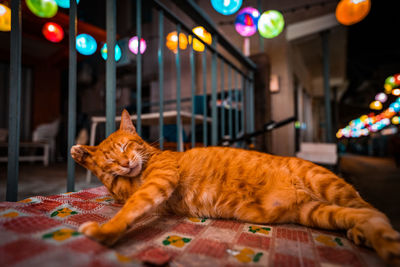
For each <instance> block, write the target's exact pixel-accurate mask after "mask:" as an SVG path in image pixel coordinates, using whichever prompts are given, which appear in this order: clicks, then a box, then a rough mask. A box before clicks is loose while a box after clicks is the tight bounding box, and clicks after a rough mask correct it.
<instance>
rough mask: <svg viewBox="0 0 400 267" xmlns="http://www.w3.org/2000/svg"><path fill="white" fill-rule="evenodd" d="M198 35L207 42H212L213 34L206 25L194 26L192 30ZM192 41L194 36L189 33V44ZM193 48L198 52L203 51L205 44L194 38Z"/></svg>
mask: <svg viewBox="0 0 400 267" xmlns="http://www.w3.org/2000/svg"><path fill="white" fill-rule="evenodd" d="M192 31H193V32H194V33H195V34H196V35H197V36H199V37H200V39H201V40H203V41H204V42H205V43H206V44H211V43H212V36H211V33H209V32H208V31H206V29H204V27H202V26H197V27H195V28H193V30H192ZM191 43H192V36H191V35H189V44H191ZM193 50H195V51H197V52H203V51H204V44H203V43H202V42H200V41H199V40H198V39H197V38H195V39H194V41H193Z"/></svg>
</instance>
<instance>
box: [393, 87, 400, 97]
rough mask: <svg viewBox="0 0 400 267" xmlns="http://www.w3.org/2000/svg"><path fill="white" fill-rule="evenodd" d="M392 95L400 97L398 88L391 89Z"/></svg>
mask: <svg viewBox="0 0 400 267" xmlns="http://www.w3.org/2000/svg"><path fill="white" fill-rule="evenodd" d="M392 95H395V96H400V89H399V88H396V89H393V91H392Z"/></svg>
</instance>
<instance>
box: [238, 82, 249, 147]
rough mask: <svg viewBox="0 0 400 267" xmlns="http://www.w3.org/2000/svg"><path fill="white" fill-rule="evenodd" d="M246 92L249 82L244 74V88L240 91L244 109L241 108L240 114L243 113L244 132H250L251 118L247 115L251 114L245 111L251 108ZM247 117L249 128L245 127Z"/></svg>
mask: <svg viewBox="0 0 400 267" xmlns="http://www.w3.org/2000/svg"><path fill="white" fill-rule="evenodd" d="M246 92H247V83H246V79H245V77H244V75H242V90H240V91H239V94H240V102H241V106H242V109H241V110H242V112H241V114H240V115H241V132H242V133H243V134H245V133H247V132H249V129H250V126H249V121H250V120H248V118H245V115H246V116H249V114H245V111H246V110H249V108H250V105H249V102H248V98H247V97H245V94H246ZM246 113H248V112H246ZM246 119H247V126H248V127H247V129H246V127H245V121H246ZM244 144H245V143H242V145H244Z"/></svg>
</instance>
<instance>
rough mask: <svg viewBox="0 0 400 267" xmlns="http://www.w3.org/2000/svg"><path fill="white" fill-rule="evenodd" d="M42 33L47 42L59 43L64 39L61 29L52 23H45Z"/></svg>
mask: <svg viewBox="0 0 400 267" xmlns="http://www.w3.org/2000/svg"><path fill="white" fill-rule="evenodd" d="M42 33H43V35H44V37H46V39H47V40H49V41H50V42H53V43H59V42H61V41H62V39H64V30H63V28H62V27H61V26H60V25H58V24H57V23H54V22H47V23H46V24H44V25H43V29H42Z"/></svg>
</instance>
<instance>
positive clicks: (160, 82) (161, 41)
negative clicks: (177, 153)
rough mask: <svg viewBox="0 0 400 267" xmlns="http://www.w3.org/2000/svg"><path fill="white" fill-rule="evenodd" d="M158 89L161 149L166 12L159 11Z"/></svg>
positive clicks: (161, 146) (162, 141)
mask: <svg viewBox="0 0 400 267" xmlns="http://www.w3.org/2000/svg"><path fill="white" fill-rule="evenodd" d="M158 35H159V40H158V41H159V42H158V89H159V95H160V102H159V103H160V124H159V127H160V129H159V130H160V141H159V142H160V149H161V150H163V149H164V12H163V11H162V10H160V11H159V12H158Z"/></svg>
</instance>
